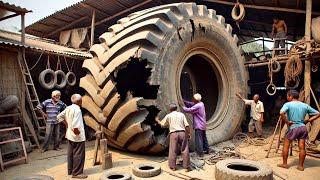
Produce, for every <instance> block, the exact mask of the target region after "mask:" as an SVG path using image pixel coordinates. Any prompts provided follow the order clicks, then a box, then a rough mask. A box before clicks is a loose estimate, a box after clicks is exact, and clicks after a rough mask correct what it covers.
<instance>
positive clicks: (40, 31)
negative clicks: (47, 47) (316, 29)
mask: <svg viewBox="0 0 320 180" xmlns="http://www.w3.org/2000/svg"><path fill="white" fill-rule="evenodd" d="M186 1H189V2H190V1H191V2H197V3H198V4H204V5H207V6H208V8H211V9H215V10H216V11H217V14H220V15H223V16H224V17H225V18H226V22H227V23H229V24H231V25H232V27H233V30H234V31H233V33H236V34H238V36H239V37H240V40H241V41H245V40H248V39H250V38H253V37H268V36H269V33H270V31H271V27H272V18H273V17H275V16H279V17H280V18H281V19H283V20H285V22H286V23H287V25H288V27H289V30H288V38H289V39H290V40H293V41H295V40H297V39H298V38H299V36H303V35H304V23H305V14H303V13H295V12H283V11H278V10H277V11H268V10H261V9H254V8H246V9H245V10H246V16H245V18H244V21H242V22H241V23H240V29H238V27H237V25H236V23H235V22H234V21H233V20H232V18H231V15H230V14H231V9H232V7H233V6H230V5H227V4H222V3H221V2H227V3H235V2H236V1H235V0H202V1H195V0H186ZM173 2H180V1H175V0H171V1H169V0H112V1H110V0H83V1H81V2H79V3H76V4H74V5H72V6H70V7H67V8H65V9H62V10H61V11H58V12H56V13H54V14H52V15H50V16H47V17H45V18H43V19H41V20H40V21H38V22H35V23H33V24H31V25H30V26H28V27H27V28H26V32H27V33H29V34H32V35H35V36H39V37H47V38H51V39H55V40H58V39H59V29H60V30H67V29H73V28H80V27H90V25H91V19H90V18H91V16H92V11H93V10H94V9H95V10H96V22H99V21H100V22H101V21H102V20H104V19H105V21H104V22H103V23H101V24H99V25H97V26H96V27H95V39H96V42H98V41H97V39H98V37H99V35H101V34H102V33H104V32H105V31H107V29H108V27H109V26H111V25H113V24H114V23H116V21H117V20H118V19H120V18H122V17H125V16H127V15H128V14H130V13H132V12H135V11H139V10H142V9H147V8H150V7H153V6H158V5H162V4H168V3H173ZM240 2H241V3H243V4H246V5H255V6H267V7H274V8H275V9H276V8H287V9H288V8H290V9H293V10H295V9H297V10H300V11H301V10H305V1H301V0H281V1H279V0H272V1H271V0H255V1H253V0H241V1H240ZM132 7H134V8H132ZM312 7H313V11H315V12H320V1H313V6H312ZM79 18H83V19H81V21H79V22H76V23H73V24H72V22H75V21H77V20H78V19H79ZM61 28H64V29H61ZM57 29H58V31H57ZM55 31H57V32H56V33H55V34H52V32H55Z"/></svg>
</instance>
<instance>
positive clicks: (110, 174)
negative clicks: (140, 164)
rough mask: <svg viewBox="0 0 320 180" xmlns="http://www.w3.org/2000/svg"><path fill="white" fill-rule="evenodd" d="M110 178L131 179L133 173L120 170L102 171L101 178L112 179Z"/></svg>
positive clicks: (102, 179) (101, 179) (104, 179)
mask: <svg viewBox="0 0 320 180" xmlns="http://www.w3.org/2000/svg"><path fill="white" fill-rule="evenodd" d="M110 179H117V180H130V179H131V174H129V173H123V172H118V171H109V170H108V171H106V172H105V173H102V175H101V176H100V178H99V180H110Z"/></svg>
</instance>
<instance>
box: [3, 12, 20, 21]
mask: <svg viewBox="0 0 320 180" xmlns="http://www.w3.org/2000/svg"><path fill="white" fill-rule="evenodd" d="M19 15H20V14H18V13H16V14H11V15H9V16H5V17H2V18H0V21H3V20H6V19H9V18H13V17H16V16H19Z"/></svg>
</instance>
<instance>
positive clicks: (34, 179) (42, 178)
mask: <svg viewBox="0 0 320 180" xmlns="http://www.w3.org/2000/svg"><path fill="white" fill-rule="evenodd" d="M13 180H54V178H53V177H51V176H47V175H37V174H35V175H30V176H23V177H16V178H14V179H13Z"/></svg>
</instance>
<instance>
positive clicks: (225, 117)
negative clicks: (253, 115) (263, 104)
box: [80, 3, 247, 153]
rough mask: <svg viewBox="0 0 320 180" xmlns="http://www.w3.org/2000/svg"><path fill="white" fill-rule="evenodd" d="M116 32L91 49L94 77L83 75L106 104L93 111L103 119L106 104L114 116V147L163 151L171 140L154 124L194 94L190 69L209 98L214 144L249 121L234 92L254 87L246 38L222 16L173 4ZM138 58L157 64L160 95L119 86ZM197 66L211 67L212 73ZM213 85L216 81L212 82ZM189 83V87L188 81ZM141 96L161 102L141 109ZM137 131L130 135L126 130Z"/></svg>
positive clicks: (129, 20) (138, 15)
mask: <svg viewBox="0 0 320 180" xmlns="http://www.w3.org/2000/svg"><path fill="white" fill-rule="evenodd" d="M108 31H109V32H106V33H104V34H102V35H101V36H100V38H99V39H100V41H101V44H96V45H94V48H92V49H91V51H92V52H93V58H92V59H88V60H85V62H84V64H83V68H84V69H85V70H86V72H87V75H86V76H85V77H83V78H81V80H80V86H81V87H82V88H84V90H85V91H86V92H87V94H88V96H90V98H91V99H92V100H93V102H94V103H95V104H96V105H97V106H98V108H97V107H95V109H94V111H93V110H92V109H91V110H89V108H88V109H87V110H88V114H87V115H89V116H90V117H95V118H96V122H97V123H98V124H101V121H99V117H100V113H101V111H100V110H99V108H100V109H102V112H103V114H104V116H105V117H106V118H107V120H106V123H105V124H103V123H102V124H103V125H104V127H105V128H106V129H108V130H109V131H110V132H113V133H114V136H113V137H110V136H109V137H108V139H110V141H108V142H111V140H112V141H113V142H114V143H113V144H117V146H118V147H119V146H121V149H126V150H129V151H135V152H141V153H146V152H149V153H159V152H160V151H162V150H163V149H164V147H163V145H164V143H162V142H159V141H160V140H161V141H162V139H163V138H156V137H159V136H160V135H162V133H163V132H161V131H158V129H157V128H159V127H157V126H155V125H154V124H155V122H153V121H154V116H155V115H156V114H155V111H156V110H155V109H158V110H160V113H159V116H160V118H162V117H164V115H165V114H166V113H168V111H166V110H167V107H166V106H167V105H168V104H170V103H172V102H175V103H177V104H183V101H182V99H183V98H186V97H187V96H186V95H187V94H188V93H189V92H185V91H186V90H185V89H184V88H183V87H184V86H183V85H182V84H183V83H184V82H181V81H182V79H181V76H182V74H183V72H184V70H185V69H191V74H193V76H194V77H193V79H195V83H193V84H194V85H193V87H192V88H193V89H197V90H198V92H199V93H201V94H202V96H203V97H204V98H203V99H204V103H205V105H206V108H207V117H208V122H207V137H208V141H209V144H210V145H212V144H214V143H218V142H221V141H224V140H227V139H229V138H231V137H232V136H233V134H234V133H235V132H236V131H237V129H238V127H239V125H240V124H241V119H242V118H243V117H242V116H239V114H242V113H243V112H244V104H243V103H242V102H241V101H239V100H238V99H237V98H236V96H235V94H234V92H239V91H240V92H239V93H241V94H246V93H247V88H243V87H245V86H246V84H247V73H246V69H245V67H244V64H243V57H242V55H241V53H240V48H239V47H238V46H237V42H238V38H237V36H236V35H233V34H232V27H231V26H230V25H228V24H226V23H225V19H224V18H223V17H222V16H219V15H216V11H214V10H212V9H207V8H206V7H205V6H202V5H199V6H197V5H196V4H195V3H176V4H167V5H163V6H157V7H153V8H150V9H146V10H142V11H139V12H135V13H133V14H130V15H129V16H128V17H126V18H125V19H122V20H119V21H118V24H116V25H114V26H111V27H110V28H109V29H108ZM133 57H134V58H135V59H134V58H133ZM137 59H138V60H137ZM195 59H198V61H195ZM133 61H139V62H141V63H144V61H146V65H145V66H144V67H145V69H150V73H149V74H148V78H147V79H146V80H145V82H144V83H145V86H157V89H156V90H157V91H156V93H155V95H154V96H155V97H153V96H148V97H146V96H147V95H146V94H141V93H140V94H139V93H137V92H134V91H133V92H132V90H128V92H130V91H131V92H132V93H131V94H130V93H129V94H125V93H122V92H123V89H119V87H120V86H119V84H121V83H122V84H125V83H123V82H118V81H117V78H116V76H117V74H118V72H119V71H121V70H123V69H127V68H128V66H130V65H131V64H130V63H131V62H133ZM197 69H204V72H202V71H197ZM136 74H137V73H136ZM133 75H135V74H133ZM126 77H130V78H135V77H131V76H130V75H128V76H126ZM143 78H144V77H138V79H143ZM129 80H131V79H129ZM207 82H212V83H211V84H209V85H206V84H208V83H207ZM137 86H138V85H137ZM195 86H196V87H195ZM106 87H108V88H106ZM185 87H189V86H188V82H187V85H186V86H185ZM143 88H144V87H143ZM150 89H151V88H150ZM148 90H149V89H148ZM148 92H150V91H145V93H148ZM135 93H136V94H139V96H136V95H135ZM137 98H138V99H139V100H141V101H142V100H145V99H148V100H149V99H152V100H153V101H154V103H153V104H152V105H142V106H139V100H138V101H136V99H137ZM133 101H136V102H135V103H132V102H133ZM128 104H131V105H128ZM137 104H138V105H137ZM151 107H154V108H153V109H152V108H151ZM150 109H151V110H150ZM145 110H148V114H147V115H141V116H135V114H137V113H139V112H141V111H145ZM132 118H138V119H139V118H140V119H139V120H137V119H136V120H132ZM190 121H191V120H190ZM133 122H135V123H133ZM132 123H133V124H132ZM91 124H92V123H91ZM142 127H144V128H145V127H148V128H147V129H144V128H142ZM130 128H137V129H138V130H137V131H132V130H130ZM142 129H144V130H143V131H142ZM129 132H130V137H129V138H125V136H124V135H123V133H129ZM107 136H108V135H107ZM142 151H143V152H142Z"/></svg>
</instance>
